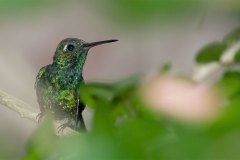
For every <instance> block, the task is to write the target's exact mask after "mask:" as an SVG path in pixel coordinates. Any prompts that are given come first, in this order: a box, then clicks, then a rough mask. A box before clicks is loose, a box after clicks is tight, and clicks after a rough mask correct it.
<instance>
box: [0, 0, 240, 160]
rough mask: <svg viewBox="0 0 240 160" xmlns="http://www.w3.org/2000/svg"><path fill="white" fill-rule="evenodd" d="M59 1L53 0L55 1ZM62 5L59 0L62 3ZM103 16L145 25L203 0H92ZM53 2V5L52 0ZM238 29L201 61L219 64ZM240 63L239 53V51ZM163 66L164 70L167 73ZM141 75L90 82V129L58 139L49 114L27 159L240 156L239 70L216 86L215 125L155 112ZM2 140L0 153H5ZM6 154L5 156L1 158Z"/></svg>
mask: <svg viewBox="0 0 240 160" xmlns="http://www.w3.org/2000/svg"><path fill="white" fill-rule="evenodd" d="M55 2H56V1H55ZM59 3H60V2H59ZM91 3H92V4H94V5H95V6H98V9H101V10H102V11H103V12H104V13H105V15H107V16H109V17H110V18H112V19H113V20H115V21H116V22H118V23H122V24H132V25H133V26H138V27H139V26H142V25H144V24H148V22H149V21H151V20H156V19H159V18H161V17H165V16H166V17H168V18H169V19H171V18H174V17H175V16H177V15H182V14H185V13H186V12H188V11H189V10H194V9H197V8H199V7H201V6H202V4H203V1H200V0H121V1H114V0H101V1H98V0H92V1H91ZM52 4H54V3H53V2H52V1H47V0H41V1H40V0H1V1H0V9H1V10H0V13H12V12H13V13H14V12H16V13H18V12H19V11H25V10H35V9H37V8H41V7H42V8H43V7H45V6H48V5H52ZM54 5H55V4H54ZM239 38H240V31H239V30H236V31H234V32H232V33H231V34H229V35H227V36H226V37H225V38H224V39H223V41H222V42H216V43H212V44H210V45H207V46H206V47H205V48H203V49H202V50H201V51H200V52H199V53H198V54H197V56H196V62H197V63H210V62H218V61H219V57H220V56H221V55H222V53H223V52H224V50H225V49H227V48H228V47H229V46H230V45H232V44H234V43H236V42H238V41H239ZM235 61H236V62H235V63H236V64H237V63H239V61H240V52H239V53H238V54H236V56H235ZM169 68H170V66H169V65H165V66H164V67H163V68H162V71H163V72H164V71H168V70H169ZM140 86H141V85H140V78H139V77H137V76H136V77H132V78H129V79H126V80H122V81H119V82H116V83H87V84H85V85H83V86H81V88H80V93H81V98H82V100H83V101H84V103H86V104H87V105H88V106H89V107H91V108H92V109H93V110H94V116H93V122H92V128H91V130H89V131H88V133H80V134H79V135H76V136H69V137H61V138H59V137H57V136H55V135H54V131H53V127H52V126H51V121H52V120H51V117H50V118H49V119H46V120H45V122H44V123H43V124H42V125H41V126H40V127H39V128H38V129H37V130H36V131H35V133H34V134H33V135H32V137H31V139H30V140H29V143H28V145H27V147H26V155H25V159H26V160H37V159H60V160H61V159H63V160H70V159H84V160H88V159H89V160H92V159H98V160H101V159H102V160H112V159H114V160H116V159H139V160H140V159H169V160H171V159H177V160H181V159H182V160H187V159H194V160H198V159H199V160H202V159H206V160H212V159H221V160H224V159H226V160H229V159H240V153H239V151H238V150H239V147H240V72H239V71H231V70H230V71H228V70H227V71H226V72H225V73H224V74H223V76H222V77H221V78H220V79H219V80H218V81H217V82H216V84H215V86H216V87H217V88H218V89H219V90H220V91H221V93H223V95H224V103H223V104H222V107H223V113H222V114H221V115H220V116H219V117H218V118H217V119H216V120H215V121H214V122H211V123H206V124H203V125H196V126H195V125H188V124H184V123H180V122H176V121H174V120H172V119H171V118H166V117H162V116H161V115H158V114H156V113H153V112H152V111H151V110H150V109H149V107H148V106H146V104H144V103H143V102H142V99H141V98H140V96H139V88H140ZM2 145H4V144H3V143H2V144H1V149H0V155H1V156H7V155H10V154H8V152H7V151H5V150H2V148H4V146H2ZM0 158H2V157H0Z"/></svg>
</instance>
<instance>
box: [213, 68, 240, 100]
mask: <svg viewBox="0 0 240 160" xmlns="http://www.w3.org/2000/svg"><path fill="white" fill-rule="evenodd" d="M216 86H217V87H218V88H219V89H220V91H221V92H222V94H224V96H226V97H228V98H231V97H233V96H234V95H236V94H237V93H238V92H240V72H238V71H228V72H226V73H225V74H224V75H223V77H222V79H220V80H219V81H218V82H217V83H216Z"/></svg>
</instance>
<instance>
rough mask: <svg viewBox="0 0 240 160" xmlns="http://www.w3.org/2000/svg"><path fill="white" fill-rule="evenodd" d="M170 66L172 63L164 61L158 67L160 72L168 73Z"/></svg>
mask: <svg viewBox="0 0 240 160" xmlns="http://www.w3.org/2000/svg"><path fill="white" fill-rule="evenodd" d="M171 68H172V65H171V64H170V63H165V64H164V65H162V67H161V68H160V73H168V72H169V71H170V70H171Z"/></svg>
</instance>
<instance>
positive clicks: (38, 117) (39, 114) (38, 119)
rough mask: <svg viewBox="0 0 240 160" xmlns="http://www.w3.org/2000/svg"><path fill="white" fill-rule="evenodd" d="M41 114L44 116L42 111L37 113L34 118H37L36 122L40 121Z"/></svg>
mask: <svg viewBox="0 0 240 160" xmlns="http://www.w3.org/2000/svg"><path fill="white" fill-rule="evenodd" d="M43 116H44V113H43V112H41V113H38V114H37V116H36V119H37V122H38V123H40V122H41V120H42V118H43Z"/></svg>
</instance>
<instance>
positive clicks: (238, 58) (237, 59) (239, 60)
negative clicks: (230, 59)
mask: <svg viewBox="0 0 240 160" xmlns="http://www.w3.org/2000/svg"><path fill="white" fill-rule="evenodd" d="M234 60H235V62H237V63H240V50H239V51H238V52H237V53H236V54H235V56H234Z"/></svg>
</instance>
